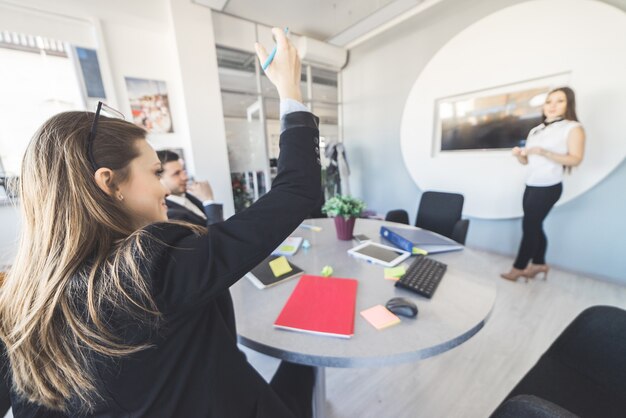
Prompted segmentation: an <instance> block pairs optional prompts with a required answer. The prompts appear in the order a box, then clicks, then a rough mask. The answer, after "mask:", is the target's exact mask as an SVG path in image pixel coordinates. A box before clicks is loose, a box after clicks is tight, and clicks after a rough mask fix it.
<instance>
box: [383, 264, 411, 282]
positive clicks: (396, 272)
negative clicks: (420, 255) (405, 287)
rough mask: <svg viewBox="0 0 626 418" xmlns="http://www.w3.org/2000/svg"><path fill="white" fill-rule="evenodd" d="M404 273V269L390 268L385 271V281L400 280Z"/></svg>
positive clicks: (402, 266)
mask: <svg viewBox="0 0 626 418" xmlns="http://www.w3.org/2000/svg"><path fill="white" fill-rule="evenodd" d="M405 273H406V267H405V266H404V265H399V266H397V267H391V268H386V269H385V279H392V278H400V277H402V276H404V274H405Z"/></svg>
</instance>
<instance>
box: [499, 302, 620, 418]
mask: <svg viewBox="0 0 626 418" xmlns="http://www.w3.org/2000/svg"><path fill="white" fill-rule="evenodd" d="M624 416H626V311H625V310H623V309H619V308H616V307H613V306H594V307H591V308H588V309H586V310H584V311H583V312H582V313H581V314H580V315H578V316H577V317H576V319H574V321H572V322H571V323H570V324H569V325H568V327H567V328H566V329H565V331H563V332H562V333H561V335H559V337H558V338H557V339H556V340H555V341H554V343H553V344H552V346H551V347H550V348H549V349H548V351H546V352H545V353H544V354H543V356H541V358H540V359H539V361H538V362H537V364H535V366H534V367H533V368H532V369H530V371H529V372H528V373H526V376H524V377H523V378H522V380H520V382H519V383H518V384H517V386H515V388H513V390H512V391H511V393H509V395H508V396H507V397H506V398H505V401H504V402H503V403H502V404H501V405H500V406H499V407H498V409H496V410H495V411H494V413H493V414H492V415H491V418H513V417H537V418H544V417H545V418H547V417H550V418H565V417H567V418H570V417H582V418H586V417H603V418H611V417H620V418H623V417H624Z"/></svg>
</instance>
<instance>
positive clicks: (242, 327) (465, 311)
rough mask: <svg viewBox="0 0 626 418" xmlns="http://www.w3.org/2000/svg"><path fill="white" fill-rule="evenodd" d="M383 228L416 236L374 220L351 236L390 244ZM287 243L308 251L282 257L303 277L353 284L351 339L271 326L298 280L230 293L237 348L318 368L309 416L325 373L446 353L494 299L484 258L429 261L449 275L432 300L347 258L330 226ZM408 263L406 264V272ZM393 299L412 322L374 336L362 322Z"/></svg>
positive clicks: (470, 255)
mask: <svg viewBox="0 0 626 418" xmlns="http://www.w3.org/2000/svg"><path fill="white" fill-rule="evenodd" d="M381 226H394V227H402V228H407V229H417V228H415V227H412V226H408V225H402V224H397V223H392V222H385V221H381V220H376V219H357V221H356V224H355V228H354V234H355V235H357V234H364V235H367V236H368V237H369V238H371V240H372V241H373V242H379V243H381V244H385V245H390V246H392V244H390V243H389V242H388V241H386V240H385V239H383V238H382V237H381V236H380V227H381ZM291 236H294V237H302V238H304V239H305V240H307V241H308V243H309V244H310V246H309V248H302V247H301V248H300V249H299V250H298V251H297V253H296V254H294V255H293V256H290V257H288V259H289V262H290V263H293V264H295V265H296V266H298V267H300V268H302V269H303V270H304V272H305V274H309V275H315V276H319V275H320V273H321V271H322V268H323V267H324V266H327V265H329V266H331V267H332V268H333V274H332V277H338V278H352V279H357V280H358V286H357V296H356V309H355V318H354V335H353V336H352V337H351V338H337V337H329V336H321V335H315V334H310V333H304V332H295V331H288V330H283V329H278V328H275V327H274V326H273V324H274V321H275V320H276V318H277V317H278V315H279V313H280V311H281V310H282V308H283V306H284V305H285V302H286V301H287V299H288V298H289V296H290V295H291V292H292V291H293V289H294V287H295V286H296V284H297V283H298V280H299V279H298V278H294V279H292V280H288V281H285V282H283V283H280V284H277V285H275V286H271V287H267V288H265V289H258V288H257V287H256V286H254V285H253V284H252V283H251V282H250V281H249V280H247V279H245V278H244V279H242V280H239V281H238V282H237V283H236V284H235V285H234V286H232V287H231V294H232V297H233V302H234V305H235V312H236V318H237V333H238V339H239V343H240V344H242V345H244V346H246V347H248V348H250V349H252V350H255V351H257V352H260V353H263V354H266V355H268V356H271V357H275V358H277V359H281V360H286V361H289V362H293V363H299V364H306V365H310V366H313V367H315V368H316V377H315V388H314V393H313V412H314V416H315V417H316V418H323V417H324V416H325V402H326V389H325V381H326V377H325V368H326V367H337V368H341V367H384V366H389V365H395V364H400V363H406V362H414V361H418V360H421V359H425V358H428V357H432V356H436V355H438V354H441V353H444V352H446V351H448V350H451V349H453V348H454V347H456V346H458V345H460V344H462V343H464V342H465V341H467V340H468V339H470V338H472V337H473V336H474V335H476V333H478V331H480V329H481V328H482V327H483V326H484V325H485V322H486V321H487V319H488V318H489V315H490V313H491V310H492V308H493V306H494V302H495V298H496V290H495V284H494V283H493V281H491V280H488V279H486V278H484V277H481V271H488V270H487V269H486V268H485V266H486V263H488V254H487V253H483V252H481V251H477V250H472V249H469V248H464V249H462V250H461V251H454V252H447V253H439V254H432V255H429V257H432V258H434V259H436V260H438V261H441V262H443V263H446V264H447V266H448V267H447V270H446V273H445V275H444V276H443V278H442V280H441V282H440V284H439V286H438V287H437V289H436V291H435V293H434V294H433V296H432V298H431V299H427V298H425V297H423V296H420V295H418V294H416V293H413V292H410V291H408V290H405V289H402V288H399V287H395V286H394V282H393V280H389V279H385V277H384V267H383V266H380V265H377V264H372V263H368V262H366V261H365V260H363V259H359V258H355V257H352V256H350V255H349V254H348V253H347V251H348V250H349V249H350V248H353V247H354V246H356V245H358V244H357V243H356V242H355V241H341V240H339V239H337V235H336V231H335V225H334V220H333V219H323V218H320V219H307V220H306V221H305V222H303V224H302V225H301V226H300V227H298V228H297V229H296V230H295V231H294V232H293V233H292V234H291ZM412 261H413V257H411V258H409V259H407V260H405V261H404V264H405V265H407V266H408V265H410V263H411V262H412ZM393 297H404V298H407V299H409V300H411V301H412V302H414V303H415V304H416V305H417V307H418V310H419V312H418V315H417V317H416V318H406V317H400V318H401V322H400V324H398V325H394V326H391V327H389V328H385V329H383V330H380V331H379V330H377V329H376V328H374V327H373V326H372V325H370V324H369V323H368V322H367V321H366V320H365V319H364V318H363V317H361V315H360V314H359V313H360V312H361V311H363V310H365V309H368V308H371V307H373V306H375V305H379V304H380V305H385V303H386V302H387V300H389V299H391V298H393Z"/></svg>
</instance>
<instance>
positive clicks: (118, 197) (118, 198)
mask: <svg viewBox="0 0 626 418" xmlns="http://www.w3.org/2000/svg"><path fill="white" fill-rule="evenodd" d="M117 200H120V201H121V200H124V196H123V195H122V194H121V193H120V194H118V195H117Z"/></svg>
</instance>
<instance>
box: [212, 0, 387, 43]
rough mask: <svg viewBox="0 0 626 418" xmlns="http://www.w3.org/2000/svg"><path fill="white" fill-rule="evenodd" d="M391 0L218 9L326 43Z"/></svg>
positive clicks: (297, 1) (295, 0)
mask: <svg viewBox="0 0 626 418" xmlns="http://www.w3.org/2000/svg"><path fill="white" fill-rule="evenodd" d="M393 1H394V0H272V1H271V2H268V1H251V0H228V1H227V2H226V7H224V9H223V10H222V11H223V12H225V13H229V14H232V15H235V16H239V17H243V18H244V19H248V20H252V21H255V22H259V23H263V24H265V25H268V26H279V27H289V29H290V30H292V31H293V32H296V33H298V34H301V35H305V36H309V37H312V38H315V39H320V40H327V39H329V38H331V37H333V36H334V35H337V34H338V33H341V32H342V31H344V30H345V29H347V28H349V27H350V26H352V25H354V24H356V23H357V22H359V21H360V20H362V19H364V18H366V17H367V16H369V15H370V14H372V13H374V12H376V11H377V10H379V9H380V8H381V7H383V6H385V5H387V4H388V3H391V2H393Z"/></svg>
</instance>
